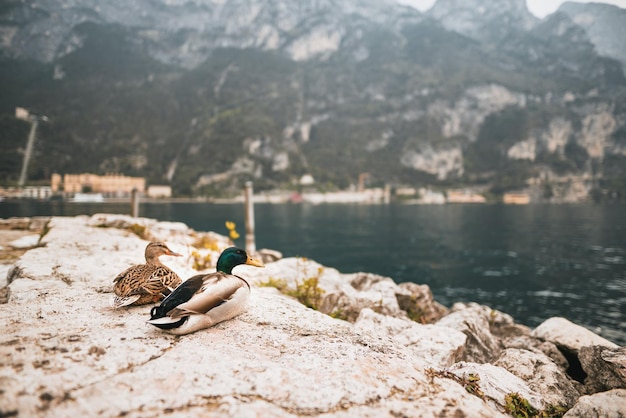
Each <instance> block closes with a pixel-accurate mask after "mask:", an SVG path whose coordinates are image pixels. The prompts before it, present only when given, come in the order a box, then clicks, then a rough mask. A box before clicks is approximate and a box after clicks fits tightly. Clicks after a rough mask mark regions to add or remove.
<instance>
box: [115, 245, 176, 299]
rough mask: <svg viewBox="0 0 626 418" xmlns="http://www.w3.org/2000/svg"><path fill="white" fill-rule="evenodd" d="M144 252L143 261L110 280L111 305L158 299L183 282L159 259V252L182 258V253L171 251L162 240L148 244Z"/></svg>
mask: <svg viewBox="0 0 626 418" xmlns="http://www.w3.org/2000/svg"><path fill="white" fill-rule="evenodd" d="M145 254H146V264H138V265H135V266H131V267H129V268H127V269H126V270H124V271H123V272H121V273H120V274H118V275H117V277H116V278H115V279H113V283H115V284H114V285H113V290H114V291H115V296H113V298H112V299H111V306H112V307H113V308H115V309H117V308H121V307H122V306H128V305H145V304H147V303H154V302H158V301H159V300H161V299H163V297H164V296H166V295H168V294H170V293H171V292H172V290H173V289H175V288H176V287H177V286H178V285H180V283H181V282H182V280H181V279H180V277H178V275H177V274H176V273H174V272H173V271H172V270H171V269H169V268H168V267H166V266H164V265H163V264H162V263H161V261H159V257H160V256H162V255H171V256H174V257H181V256H182V254H178V253H175V252H173V251H172V250H170V249H169V248H168V247H167V245H165V244H164V243H162V242H151V243H149V244H148V245H147V246H146V253H145Z"/></svg>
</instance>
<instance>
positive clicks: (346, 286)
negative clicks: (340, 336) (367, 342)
mask: <svg viewBox="0 0 626 418" xmlns="http://www.w3.org/2000/svg"><path fill="white" fill-rule="evenodd" d="M254 270H257V271H251V272H250V274H249V276H248V277H249V279H250V281H251V282H253V283H257V284H263V283H266V284H267V283H270V284H273V285H274V286H279V287H281V288H282V290H283V292H286V293H290V294H298V293H299V294H301V295H302V294H303V293H306V292H308V293H309V294H308V296H307V295H303V296H307V297H308V299H314V300H310V302H312V304H314V305H315V306H316V307H317V309H318V310H319V311H320V312H323V313H326V314H329V315H333V316H335V317H339V318H342V319H345V320H347V321H350V322H354V321H356V320H357V318H358V316H359V314H360V313H361V310H363V309H365V308H369V309H372V310H374V311H376V312H379V313H382V314H385V315H391V316H397V317H406V313H405V312H404V311H403V310H402V309H400V307H399V306H398V301H397V299H396V296H395V292H396V288H397V286H396V284H395V283H394V281H393V280H391V279H390V278H388V277H383V276H378V275H376V274H370V273H354V274H341V273H339V271H337V270H336V269H333V268H330V267H325V266H322V265H321V264H319V263H316V262H315V261H312V260H308V259H305V258H301V257H290V258H284V259H281V260H279V261H277V262H275V263H270V264H268V265H267V266H266V268H265V269H263V270H261V269H254ZM270 279H271V280H270ZM355 286H356V287H355Z"/></svg>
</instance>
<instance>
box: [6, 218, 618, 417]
mask: <svg viewBox="0 0 626 418" xmlns="http://www.w3.org/2000/svg"><path fill="white" fill-rule="evenodd" d="M112 218H113V219H108V217H107V216H104V215H102V216H99V217H98V218H97V219H95V218H93V217H92V218H89V217H75V218H60V217H53V218H52V219H51V220H50V223H49V225H48V228H49V232H48V233H47V234H46V235H45V237H44V244H45V245H44V246H39V247H36V248H34V249H30V250H28V251H26V252H25V253H24V254H23V255H21V257H20V258H19V259H18V261H17V262H16V263H15V264H14V265H13V266H11V267H10V269H9V270H8V272H6V277H7V280H6V282H7V283H8V286H7V288H8V290H9V292H8V301H7V303H5V304H0V318H2V321H0V393H1V394H2V396H0V416H36V417H42V418H46V417H57V416H96V415H98V416H126V417H147V418H151V417H162V416H171V417H185V416H192V415H202V414H205V415H206V414H210V415H211V416H215V417H218V418H219V417H232V416H276V417H295V416H324V417H328V418H331V417H352V416H360V417H389V418H391V417H397V416H406V417H423V416H471V417H485V418H486V417H505V416H506V415H505V414H504V413H503V411H504V409H503V405H504V402H505V401H504V396H506V394H510V393H513V392H515V393H519V394H520V395H521V396H522V397H524V398H526V399H528V400H529V401H530V402H531V403H532V405H533V406H534V407H536V408H538V409H540V408H542V407H544V406H545V405H544V403H543V401H542V399H541V397H542V396H547V397H548V398H549V397H550V396H552V395H554V394H555V393H557V391H555V390H554V388H553V387H552V386H551V384H550V380H546V381H545V382H544V381H542V382H538V381H537V378H538V376H535V375H530V373H529V371H528V370H529V369H530V367H535V368H536V369H537V370H539V371H540V372H541V373H544V372H547V374H548V376H551V377H554V375H556V374H557V373H556V372H555V371H554V370H552V369H551V368H549V367H548V364H549V362H550V360H548V359H547V357H541V356H535V355H536V354H538V353H541V352H542V350H540V349H538V348H537V347H541V346H543V345H546V346H547V347H554V346H553V345H552V343H549V342H541V341H539V340H537V339H534V338H532V337H531V336H529V335H527V334H525V333H524V332H525V331H524V328H523V327H519V326H518V325H517V324H515V323H514V321H513V320H512V318H510V317H507V316H506V315H505V314H502V313H499V312H497V311H493V310H492V309H490V308H488V307H484V306H480V305H476V304H455V306H454V307H453V310H452V312H451V313H450V314H449V315H447V316H445V317H443V318H441V319H440V320H439V321H437V323H435V324H427V325H423V324H420V323H417V322H415V321H411V320H410V319H409V318H408V316H407V314H406V312H405V311H404V310H402V309H401V308H400V306H399V304H398V298H397V294H402V295H406V293H405V292H406V291H407V290H406V289H404V288H401V287H399V286H397V285H395V283H394V282H393V281H392V280H391V279H389V278H386V277H382V276H377V275H373V274H369V273H356V274H341V273H339V272H338V271H337V270H335V269H332V268H329V267H325V266H322V265H320V264H318V263H315V262H314V261H311V260H306V259H302V258H287V259H281V260H279V261H276V262H268V263H267V266H266V268H265V269H256V268H253V267H247V266H238V267H237V270H235V273H236V274H238V275H240V276H242V277H246V279H248V280H249V282H250V283H251V285H252V296H251V299H250V303H249V306H248V309H247V311H246V312H245V313H243V314H242V315H240V316H238V317H236V318H234V319H232V320H230V321H226V322H223V323H220V324H218V325H216V326H214V327H212V328H209V329H207V330H203V331H199V332H197V333H194V334H190V335H186V336H182V337H176V336H172V335H169V334H166V333H163V332H161V331H159V330H158V329H156V328H154V327H152V326H150V325H148V324H146V320H147V319H148V317H149V311H150V308H151V307H150V306H138V307H129V308H125V309H120V310H111V309H110V308H109V306H108V303H109V298H110V294H111V292H112V280H113V278H114V277H115V276H116V275H117V273H119V272H120V271H122V270H123V269H125V268H127V267H128V266H129V265H132V264H137V263H140V262H143V257H144V249H145V246H146V244H147V240H146V239H142V238H140V237H139V236H138V235H137V234H136V233H134V232H133V231H131V230H129V229H127V225H128V223H127V221H128V220H124V218H117V217H115V216H114V217H112ZM107 219H108V220H107ZM115 219H117V220H115ZM133 220H134V218H133ZM107 224H110V225H119V226H120V227H119V228H118V227H102V225H107ZM144 224H145V226H146V230H145V231H144V232H146V233H147V234H148V235H150V236H157V235H159V234H162V235H161V236H162V237H167V238H168V240H167V244H168V246H170V248H172V249H173V250H174V251H177V252H181V253H183V254H184V255H185V256H184V257H176V258H171V262H170V259H169V258H168V259H167V260H164V262H165V263H166V264H168V265H169V266H170V267H172V268H173V269H174V270H175V271H176V272H177V273H178V274H179V275H181V277H190V276H191V275H193V274H195V273H197V270H195V269H194V268H193V264H194V263H195V261H194V260H195V259H194V256H193V252H194V251H195V250H196V249H197V247H194V246H191V245H190V244H189V242H191V241H195V240H200V241H202V242H205V241H204V240H205V239H206V240H207V241H206V242H207V243H209V241H208V240H210V239H212V236H211V234H210V233H198V232H196V231H193V230H190V229H188V228H186V227H185V226H182V225H180V224H177V223H163V224H161V223H159V222H157V221H154V220H147V221H145V223H144ZM216 235H217V234H216ZM226 242H227V241H226ZM223 243H225V242H224V241H219V242H217V245H222V244H223ZM214 244H216V242H214V241H210V245H209V246H213V245H214ZM212 248H213V247H212ZM216 248H217V247H216ZM207 250H208V249H207ZM209 251H212V252H211V253H210V254H214V253H216V252H217V251H218V250H216V249H211V250H209ZM0 273H1V272H0ZM268 282H273V283H278V282H281V283H284V285H285V286H286V287H287V289H290V290H291V291H300V292H302V288H301V287H302V284H303V283H307V284H308V286H309V287H308V290H309V291H312V293H311V294H309V295H308V296H309V297H312V295H313V296H314V295H317V296H319V299H320V300H318V301H316V303H318V305H317V307H318V308H320V310H321V308H322V307H323V306H324V304H328V305H327V306H330V307H333V306H334V307H335V308H337V307H344V306H345V307H346V309H347V310H348V311H349V312H348V313H349V315H347V318H348V319H350V321H354V323H352V322H350V321H345V320H339V319H334V318H332V317H331V316H329V315H325V314H324V313H323V312H321V311H318V310H315V309H309V308H307V307H306V306H304V305H303V304H302V303H300V302H298V301H296V300H295V298H294V297H289V296H286V295H283V294H281V293H280V292H279V291H278V290H277V289H274V288H271V287H264V286H259V285H260V284H263V283H266V284H267V283H268ZM0 284H1V283H0ZM277 287H280V286H277ZM409 287H412V286H409ZM284 290H285V289H283V291H284ZM418 290H419V291H420V292H426V293H423V294H426V295H427V294H428V292H427V291H426V290H425V289H424V288H419V289H418ZM288 293H290V292H288ZM338 295H339V296H338ZM294 296H298V297H300V296H302V295H294ZM338 300H341V304H339V303H336V302H337V301H338ZM333 302H335V304H334V305H333ZM326 312H330V313H333V312H336V311H332V310H331V311H326ZM500 336H502V337H500ZM598 338H599V337H598ZM505 341H506V343H507V344H509V345H512V344H517V345H519V346H520V347H519V350H518V351H523V350H529V351H528V352H527V353H524V354H523V355H521V356H519V355H518V356H517V357H514V356H513V355H514V354H515V353H512V354H511V352H509V350H512V349H509V350H507V352H506V354H505V355H503V356H502V357H500V360H498V362H500V363H498V364H502V365H505V366H507V367H510V368H512V366H511V365H510V364H508V363H510V362H513V361H514V360H515V359H517V360H519V361H521V362H523V363H524V366H527V367H528V369H526V368H519V369H513V368H512V369H513V370H514V371H515V372H516V373H518V374H519V375H520V376H525V378H526V379H527V382H524V381H523V380H522V379H520V378H519V377H516V376H515V375H514V374H512V373H510V372H508V371H507V370H505V369H504V368H502V367H498V366H495V365H491V364H477V363H464V362H461V363H458V362H457V361H458V360H459V359H466V358H471V359H477V360H474V361H476V362H480V361H488V360H489V359H495V358H498V356H499V355H500V353H501V352H502V350H503V349H504V342H505ZM526 343H528V347H524V344H526ZM544 349H545V348H544ZM530 350H532V353H531V354H528V353H530ZM582 352H583V353H584V352H585V350H582ZM533 353H534V354H533ZM621 355H622V353H621V352H617V351H616V352H613V351H611V350H608V351H607V350H605V351H602V352H601V353H600V356H601V357H602V358H603V359H604V360H605V361H606V362H607V364H609V363H610V364H615V365H616V368H615V369H614V370H615V371H617V372H619V370H620V369H619V368H617V366H619V365H620V364H621ZM480 359H482V360H480ZM542 375H543V374H542ZM603 376H604V375H603ZM555 384H556V383H555ZM533 389H536V390H533ZM468 390H471V393H470V392H468ZM537 390H539V391H543V392H542V393H537ZM555 396H556V395H555ZM622 398H623V396H622ZM580 405H582V403H581V402H579V403H578V404H577V406H579V407H580ZM607 410H609V411H610V409H607ZM209 411H210V412H209Z"/></svg>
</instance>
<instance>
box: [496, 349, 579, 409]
mask: <svg viewBox="0 0 626 418" xmlns="http://www.w3.org/2000/svg"><path fill="white" fill-rule="evenodd" d="M493 364H494V365H495V366H499V367H502V368H504V369H506V370H508V371H509V372H511V373H513V374H514V375H515V376H517V377H519V378H520V379H522V380H524V381H525V382H526V383H527V384H528V386H529V388H530V389H532V390H534V391H535V392H537V393H541V395H542V396H543V400H544V401H545V402H546V403H548V404H551V405H558V406H563V407H566V408H567V409H569V408H571V407H572V406H573V405H574V403H575V402H576V400H577V399H578V397H579V396H580V394H579V393H578V391H577V390H576V388H575V386H574V384H573V383H572V382H571V380H570V379H569V377H568V376H567V374H566V373H565V371H564V370H562V369H561V368H559V367H558V366H557V365H556V364H555V363H554V362H553V361H552V360H551V359H550V358H549V357H548V356H546V355H545V354H543V353H536V352H532V351H529V350H521V349H517V348H508V349H506V350H504V351H503V352H502V354H501V355H500V357H499V358H498V360H496V361H495V362H494V363H493Z"/></svg>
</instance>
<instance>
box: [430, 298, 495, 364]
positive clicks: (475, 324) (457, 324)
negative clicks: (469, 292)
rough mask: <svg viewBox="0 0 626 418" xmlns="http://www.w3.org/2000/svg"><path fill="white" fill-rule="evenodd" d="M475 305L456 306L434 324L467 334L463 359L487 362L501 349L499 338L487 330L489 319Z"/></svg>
mask: <svg viewBox="0 0 626 418" xmlns="http://www.w3.org/2000/svg"><path fill="white" fill-rule="evenodd" d="M477 306H478V305H477ZM477 306H466V307H462V305H458V306H456V308H454V309H453V312H452V313H450V314H448V315H446V316H444V317H443V318H441V319H440V320H439V321H437V322H436V323H435V325H439V326H442V327H447V328H452V329H455V330H457V331H461V332H463V333H464V334H465V335H466V336H467V343H466V347H465V352H464V354H463V360H465V361H470V362H476V363H488V362H490V361H492V360H494V359H496V358H497V357H498V355H499V354H500V352H501V351H502V345H501V343H500V340H499V339H498V338H497V337H495V336H493V335H492V334H491V332H490V330H489V321H488V320H487V317H486V316H485V315H484V312H483V310H482V309H481V308H477Z"/></svg>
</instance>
